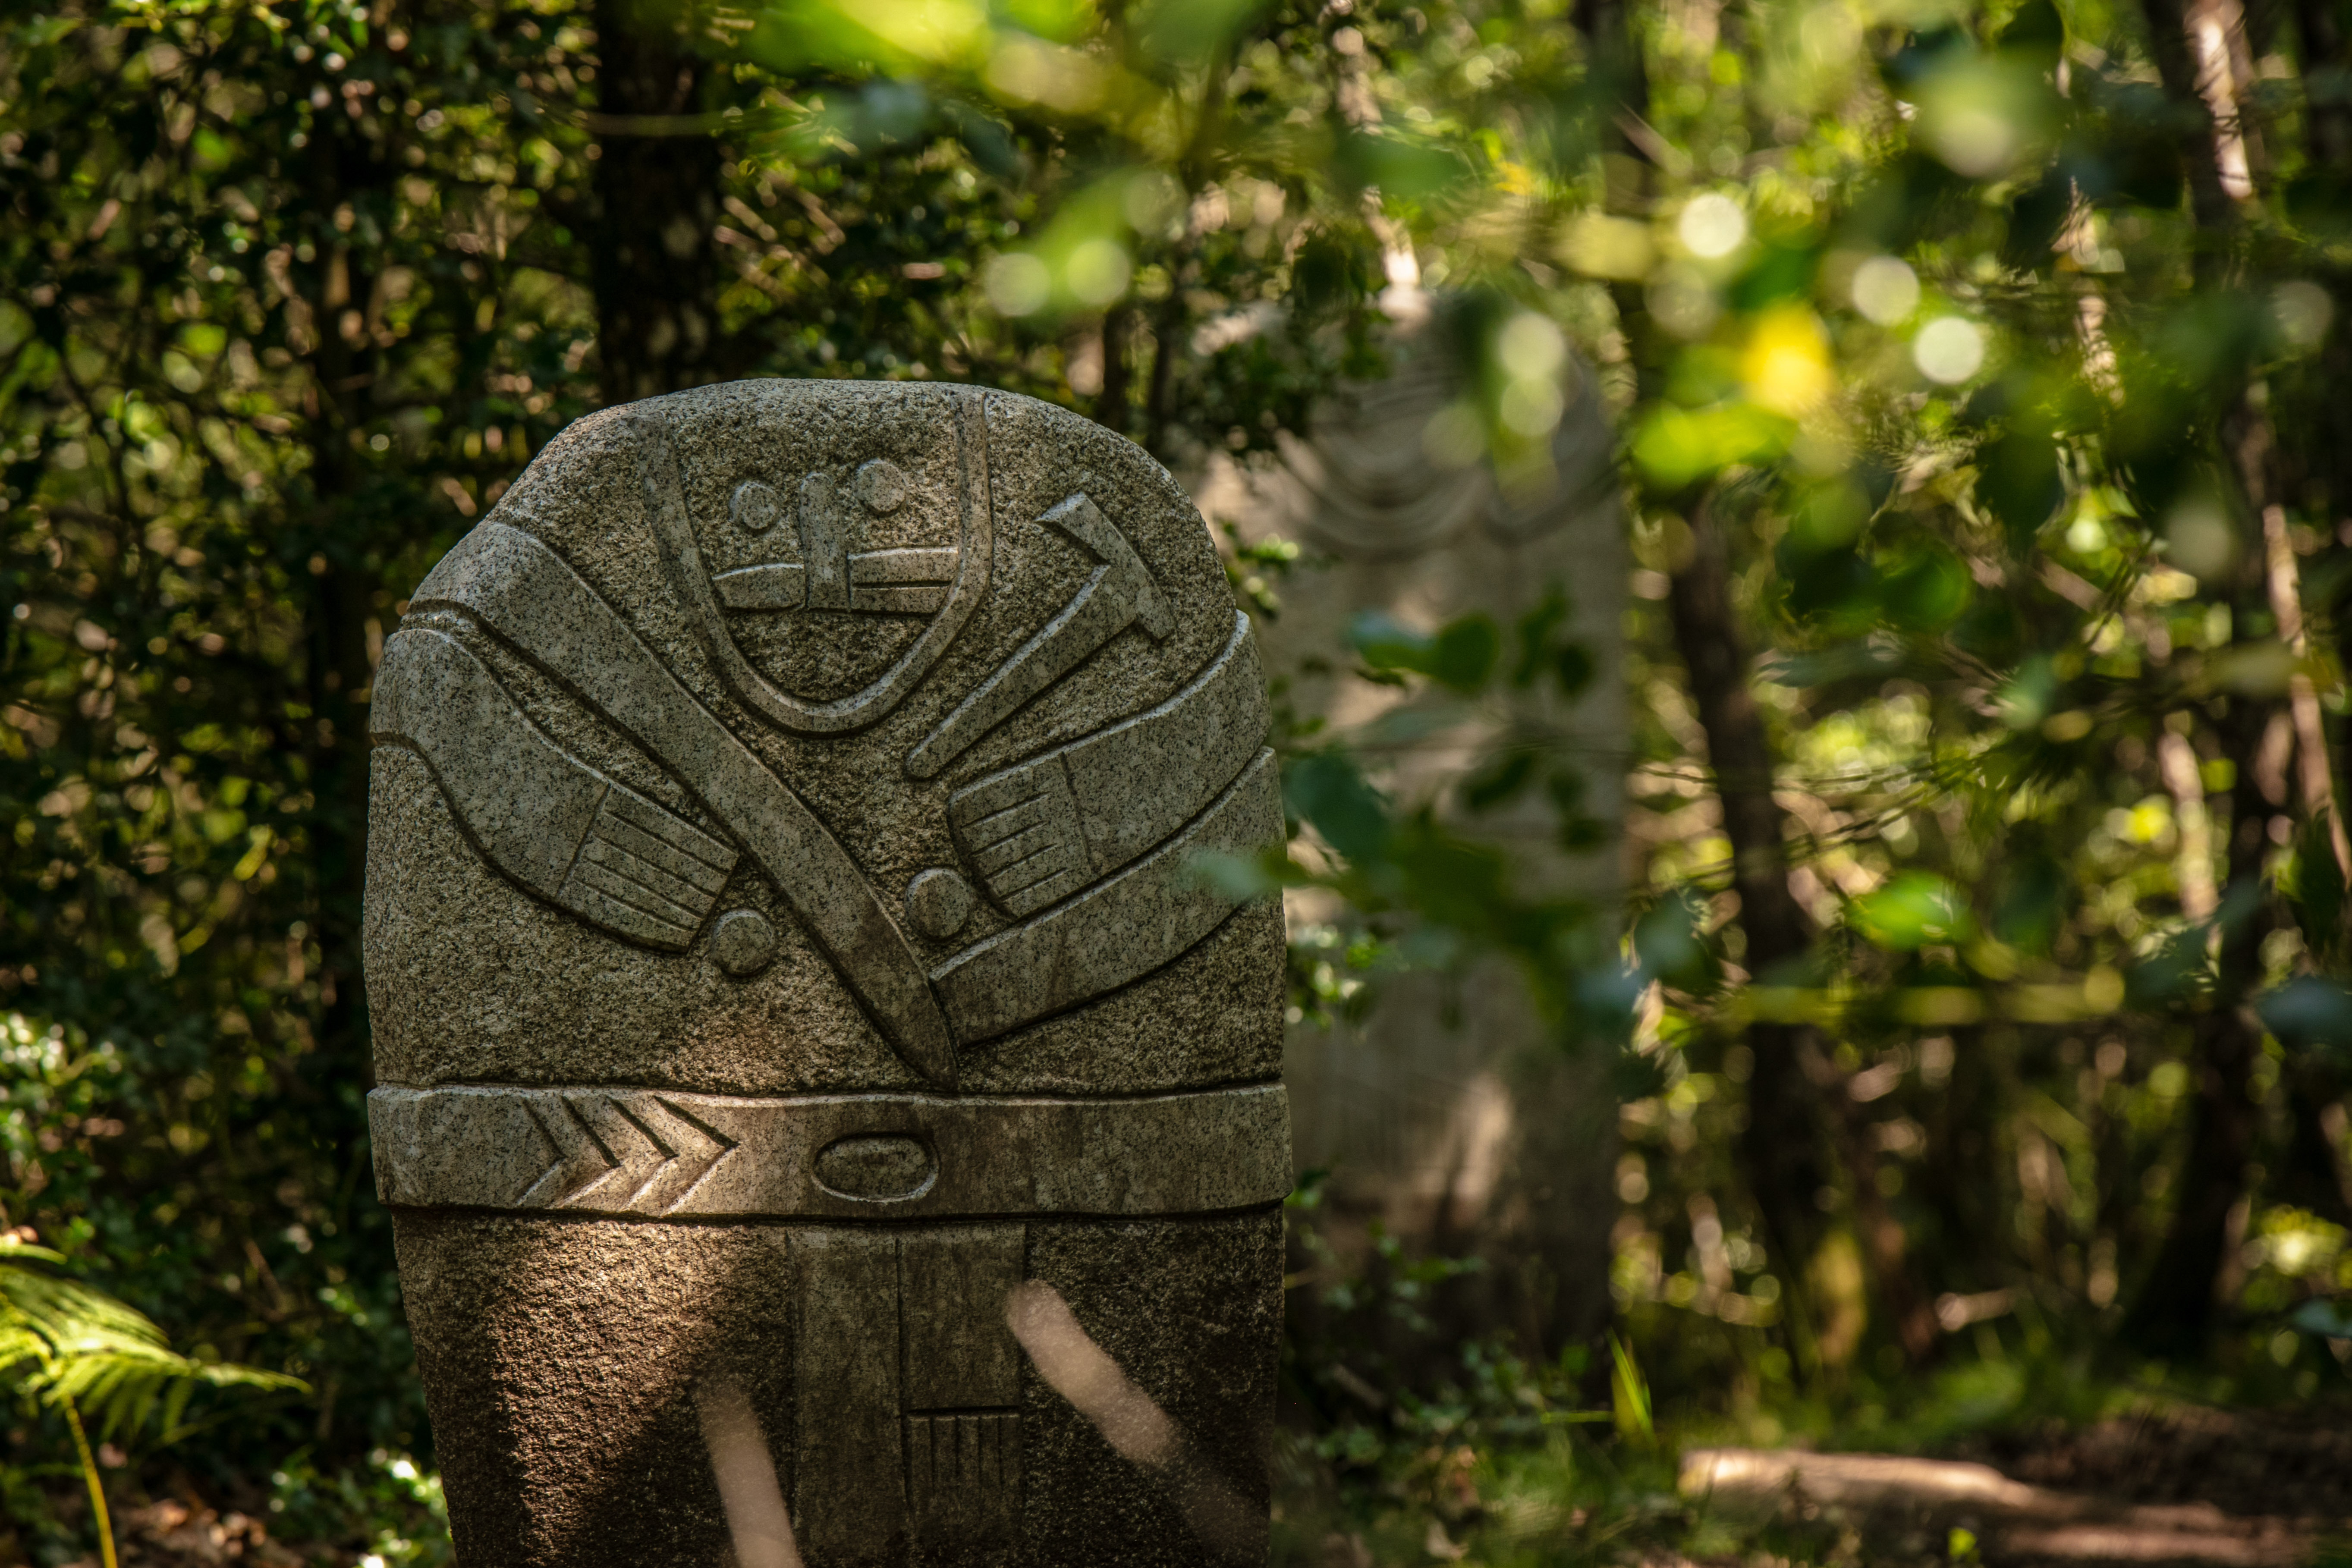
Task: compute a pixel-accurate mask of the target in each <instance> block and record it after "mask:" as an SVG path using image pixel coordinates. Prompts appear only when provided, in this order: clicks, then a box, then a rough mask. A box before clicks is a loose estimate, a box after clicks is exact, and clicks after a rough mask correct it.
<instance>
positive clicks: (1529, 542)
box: [1195, 328, 1632, 1356]
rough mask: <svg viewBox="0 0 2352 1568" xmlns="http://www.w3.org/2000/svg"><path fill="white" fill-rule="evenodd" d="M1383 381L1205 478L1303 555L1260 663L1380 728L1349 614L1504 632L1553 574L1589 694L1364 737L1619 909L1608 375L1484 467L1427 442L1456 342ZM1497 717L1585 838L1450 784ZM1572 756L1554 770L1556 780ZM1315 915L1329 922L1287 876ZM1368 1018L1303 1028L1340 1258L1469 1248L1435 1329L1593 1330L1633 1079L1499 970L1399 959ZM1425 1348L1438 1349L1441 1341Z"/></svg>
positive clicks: (1396, 764) (1297, 909)
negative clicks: (1622, 1081) (1544, 1016)
mask: <svg viewBox="0 0 2352 1568" xmlns="http://www.w3.org/2000/svg"><path fill="white" fill-rule="evenodd" d="M1389 348H1390V357H1391V374H1390V375H1389V376H1388V377H1387V378H1386V379H1384V380H1382V381H1380V382H1377V383H1373V384H1370V385H1362V386H1351V387H1343V388H1341V389H1340V390H1339V392H1338V393H1337V394H1335V395H1333V396H1332V397H1331V398H1329V399H1328V400H1327V401H1326V402H1325V403H1324V404H1323V405H1322V406H1320V407H1319V408H1318V410H1317V415H1316V419H1315V422H1314V426H1313V427H1312V429H1311V430H1310V431H1308V433H1307V436H1306V437H1304V438H1298V439H1293V438H1288V437H1286V438H1284V440H1283V442H1282V450H1281V453H1280V456H1279V459H1278V460H1277V461H1276V462H1273V463H1270V464H1267V465H1265V466H1263V467H1255V468H1245V467H1244V466H1243V465H1240V464H1238V463H1235V462H1234V461H1232V460H1230V459H1223V458H1221V459H1220V460H1217V461H1215V462H1213V463H1211V464H1210V465H1208V466H1207V468H1206V471H1205V472H1203V473H1202V475H1200V476H1199V479H1198V482H1197V484H1196V489H1195V494H1196V495H1197V496H1198V497H1199V499H1200V502H1201V506H1202V510H1204V511H1206V512H1207V513H1208V514H1209V515H1210V516H1212V517H1213V518H1216V519H1217V520H1218V521H1220V522H1226V523H1231V524H1233V525H1234V527H1235V528H1236V529H1237V531H1238V532H1239V533H1240V535H1241V537H1242V538H1243V539H1244V541H1245V542H1258V541H1261V540H1263V539H1265V538H1266V537H1268V536H1281V537H1286V538H1289V539H1293V540H1297V541H1299V542H1302V543H1303V544H1305V545H1306V546H1307V551H1308V558H1307V565H1306V566H1305V567H1304V568H1303V569H1302V571H1301V573H1300V574H1298V575H1297V576H1295V577H1293V578H1292V579H1291V580H1290V582H1289V583H1288V584H1286V585H1284V586H1283V587H1282V588H1281V589H1280V592H1281V595H1282V598H1283V613H1282V615H1281V616H1280V617H1279V618H1277V619H1275V620H1273V621H1271V622H1268V623H1267V624H1266V625H1265V626H1264V627H1263V628H1262V629H1263V631H1264V633H1265V646H1264V647H1263V649H1262V653H1263V656H1264V658H1265V662H1266V667H1267V669H1268V672H1269V673H1270V674H1272V675H1273V676H1275V677H1276V679H1280V680H1282V681H1283V682H1284V683H1285V689H1286V693H1287V698H1288V700H1289V701H1290V702H1291V703H1292V704H1294V705H1295V706H1296V707H1297V709H1298V710H1300V711H1301V712H1302V713H1304V714H1308V715H1314V716H1318V717H1321V718H1323V719H1325V720H1327V721H1328V722H1329V723H1330V725H1331V726H1332V727H1333V729H1335V730H1337V731H1339V732H1342V733H1361V732H1371V731H1376V730H1377V728H1378V726H1379V725H1380V723H1381V717H1382V715H1383V714H1385V713H1388V712H1389V711H1391V709H1392V708H1393V707H1394V705H1395V704H1396V703H1397V702H1398V701H1399V700H1400V697H1401V694H1400V692H1399V691H1398V690H1397V689H1395V688H1393V687H1390V686H1382V685H1376V684H1373V683H1371V682H1369V681H1365V680H1361V679H1357V678H1356V677H1355V676H1354V675H1353V674H1352V673H1351V670H1352V667H1353V664H1354V661H1353V660H1351V659H1349V658H1346V657H1344V650H1345V648H1346V639H1347V632H1348V626H1349V622H1350V621H1351V620H1352V619H1353V618H1354V617H1355V616H1359V615H1360V614H1362V613H1363V612H1365V611H1367V610H1376V611H1380V612H1382V613H1385V614H1387V615H1390V616H1393V617H1395V618H1396V619H1398V620H1401V621H1403V622H1405V623H1407V624H1409V625H1412V626H1419V627H1421V628H1423V629H1424V630H1426V629H1433V628H1434V627H1436V626H1441V625H1443V624H1444V622H1446V621H1447V620H1450V619H1452V618H1453V617H1454V616H1461V615H1465V614H1469V613H1471V612H1474V611H1483V612H1485V613H1486V614H1487V615H1489V616H1492V617H1493V618H1494V619H1495V620H1496V623H1497V624H1499V625H1500V626H1505V627H1510V626H1515V625H1517V623H1518V621H1519V619H1520V618H1521V617H1522V616H1526V615H1528V613H1529V612H1530V611H1531V610H1534V609H1536V608H1537V607H1538V605H1542V604H1543V603H1544V602H1545V601H1546V599H1547V598H1548V597H1549V595H1553V594H1555V593H1557V594H1558V595H1560V597H1561V599H1562V600H1563V601H1564V603H1565V605H1566V614H1565V617H1564V620H1563V622H1562V629H1563V631H1564V632H1565V633H1566V634H1567V635H1568V636H1570V637H1572V638H1573V639H1574V640H1575V642H1576V643H1577V644H1578V646H1580V647H1582V648H1583V649H1584V650H1585V651H1586V653H1587V654H1588V655H1589V656H1590V657H1591V660H1592V666H1593V679H1592V680H1591V684H1590V685H1589V686H1588V687H1587V688H1586V689H1584V691H1583V692H1582V693H1581V694H1580V695H1579V696H1578V697H1577V698H1576V699H1575V700H1572V701H1571V700H1566V699H1564V698H1563V697H1562V696H1561V695H1560V694H1559V692H1558V691H1557V690H1553V689H1546V688H1545V687H1543V686H1540V685H1538V686H1537V687H1536V688H1534V689H1528V690H1509V691H1506V692H1502V693H1499V694H1497V695H1496V697H1495V698H1494V699H1493V700H1489V701H1487V702H1486V703H1482V704H1481V705H1480V707H1479V710H1478V711H1477V713H1476V714H1475V716H1474V717H1473V718H1471V719H1470V720H1469V721H1468V722H1465V723H1464V724H1460V725H1453V726H1448V727H1446V728H1444V729H1442V730H1435V731H1433V730H1431V729H1429V728H1428V727H1426V726H1414V727H1411V728H1398V729H1396V730H1393V731H1391V732H1390V733H1388V734H1386V735H1383V736H1381V740H1380V742H1379V744H1378V745H1377V746H1376V747H1375V748H1374V753H1375V754H1376V755H1377V756H1378V757H1379V758H1380V759H1381V761H1382V762H1383V763H1385V767H1384V769H1383V771H1382V773H1381V778H1380V782H1381V784H1382V785H1383V787H1385V788H1386V789H1388V790H1389V791H1390V792H1391V794H1392V795H1394V796H1395V797H1396V798H1397V799H1399V800H1400V801H1402V802H1405V803H1408V804H1419V803H1421V802H1423V801H1425V800H1432V799H1434V800H1435V801H1436V802H1437V804H1438V805H1439V806H1440V808H1441V809H1443V810H1444V811H1446V812H1447V813H1448V814H1449V816H1452V817H1453V818H1454V822H1455V825H1456V826H1459V827H1460V828H1461V829H1462V830H1463V831H1465V832H1467V833H1469V834H1471V835H1473V836H1475V837H1479V838H1482V839H1485V840H1486V841H1489V842H1499V843H1502V844H1505V845H1507V847H1508V848H1509V852H1510V857H1511V865H1512V869H1513V874H1514V876H1515V877H1516V878H1517V881H1518V885H1519V886H1520V887H1521V888H1522V889H1527V890H1528V891H1540V892H1545V893H1548V894H1550V895H1552V896H1555V897H1562V898H1570V899H1576V900H1585V901H1588V902H1590V903H1591V904H1593V905H1595V906H1598V907H1601V908H1607V907H1609V906H1611V905H1612V904H1613V903H1614V902H1615V901H1616V900H1617V899H1618V898H1619V897H1620V894H1621V889H1622V879H1623V868H1622V861H1621V856H1622V848H1621V843H1622V841H1621V838H1620V835H1619V831H1618V826H1619V821H1620V818H1621V816H1622V776H1623V771H1624V767H1625V763H1626V756H1627V752H1628V750H1629V747H1630V742H1629V740H1628V737H1629V735H1630V733H1631V723H1632V721H1631V719H1630V717H1629V715H1628V711H1627V696H1626V689H1625V680H1624V651H1623V650H1624V637H1623V632H1622V624H1623V618H1624V614H1625V608H1626V604H1627V594H1626V583H1627V577H1628V573H1629V563H1628V562H1627V560H1626V544H1625V534H1624V526H1625V525H1624V517H1623V511H1622V506H1621V504H1620V501H1619V499H1618V495H1617V489H1616V469H1615V460H1614V448H1615V437H1614V434H1613V432H1612V427H1611V421H1610V419H1609V417H1608V414H1607V411H1606V409H1605V408H1604V406H1603V405H1602V398H1601V387H1600V385H1599V384H1598V382H1597V378H1596V377H1595V376H1594V375H1593V374H1592V373H1591V371H1590V370H1589V369H1586V368H1584V367H1583V366H1581V365H1580V364H1578V363H1575V362H1574V361H1572V360H1571V361H1570V363H1568V364H1566V365H1564V366H1563V367H1562V369H1563V374H1562V379H1561V384H1560V385H1561V393H1562V412H1561V416H1560V419H1559V424H1558V425H1557V426H1555V427H1554V429H1553V431H1552V433H1551V436H1550V438H1549V441H1548V442H1547V443H1546V449H1545V450H1544V451H1543V453H1542V455H1541V457H1540V458H1538V459H1536V460H1533V461H1530V462H1529V463H1528V464H1527V465H1526V466H1525V467H1524V468H1522V469H1520V470H1519V471H1517V472H1514V473H1496V471H1495V470H1494V468H1493V467H1492V466H1491V465H1490V464H1489V463H1487V462H1486V461H1485V460H1484V459H1483V458H1479V459H1476V460H1467V459H1466V458H1465V455H1464V454H1462V453H1459V452H1454V451H1448V450H1447V449H1446V447H1447V446H1448V443H1446V442H1444V441H1441V440H1435V439H1433V437H1434V436H1436V435H1438V434H1439V433H1440V432H1442V431H1443V430H1444V425H1443V423H1442V421H1443V419H1444V414H1445V411H1446V409H1447V408H1448V405H1450V404H1453V403H1454V400H1455V399H1456V398H1457V397H1459V396H1461V395H1462V393H1463V387H1462V384H1461V382H1460V378H1459V374H1458V373H1457V372H1456V370H1455V368H1454V361H1453V355H1452V353H1450V352H1449V349H1448V345H1447V343H1446V342H1445V341H1444V338H1443V336H1442V335H1441V334H1437V333H1433V332H1432V331H1429V330H1428V329H1427V328H1423V329H1422V330H1421V331H1407V332H1401V333H1399V334H1398V336H1397V337H1396V338H1395V339H1394V340H1392V341H1391V343H1390V345H1389ZM1505 726H1509V727H1514V728H1517V729H1518V730H1519V731H1522V732H1523V733H1528V734H1537V735H1542V736H1546V737H1549V739H1550V741H1551V742H1552V744H1551V746H1550V747H1549V750H1548V751H1547V752H1546V761H1547V763H1550V762H1552V761H1553V760H1554V759H1558V760H1559V761H1560V762H1562V763H1567V764H1569V765H1570V767H1572V770H1573V773H1572V776H1573V777H1574V778H1575V779H1576V780H1577V781H1578V782H1579V783H1580V784H1581V786H1582V794H1581V796H1580V799H1579V800H1578V801H1577V803H1576V809H1577V810H1578V811H1579V812H1580V814H1582V815H1584V816H1588V817H1590V818H1591V819H1592V821H1593V822H1594V823H1595V824H1596V825H1598V826H1599V827H1600V828H1601V831H1600V832H1598V833H1596V834H1595V835H1594V842H1593V843H1592V844H1591V847H1587V848H1584V849H1581V850H1577V851H1570V850H1566V849H1564V848H1563V847H1561V845H1560V843H1559V838H1558V826H1559V814H1558V809H1557V808H1556V806H1555V805H1554V804H1553V802H1552V799H1551V798H1550V796H1549V792H1548V791H1547V790H1545V789H1544V788H1541V787H1535V788H1530V789H1528V791H1526V792H1525V793H1524V794H1523V795H1521V796H1520V797H1519V798H1518V799H1517V801H1515V802H1513V803H1512V804H1511V805H1508V806H1507V807H1505V808H1503V809H1501V810H1497V811H1488V812H1486V813H1482V814H1477V815H1475V816H1472V815H1469V814H1466V813H1459V812H1458V810H1457V808H1456V806H1455V805H1454V801H1453V799H1452V798H1451V797H1450V795H1448V794H1447V791H1448V788H1449V786H1450V785H1451V784H1454V782H1456V781H1458V780H1459V778H1460V777H1461V775H1462V773H1463V771H1464V769H1465V767H1466V766H1467V765H1469V763H1470V762H1471V760H1472V759H1474V758H1475V757H1476V756H1478V755H1479V754H1480V753H1481V751H1482V750H1483V749H1484V748H1485V747H1486V746H1488V745H1491V744H1492V743H1493V742H1494V741H1495V740H1496V737H1497V733H1498V731H1500V729H1502V728H1503V727H1505ZM1554 776H1555V777H1556V776H1559V775H1554ZM1291 898H1292V908H1291V914H1292V918H1293V920H1294V921H1295V922H1296V923H1297V925H1298V926H1299V927H1301V928H1311V927H1314V926H1317V925H1319V924H1323V923H1325V922H1329V921H1335V920H1338V919H1340V918H1341V912H1340V911H1338V910H1334V909H1332V908H1330V907H1328V903H1327V902H1325V901H1323V900H1318V899H1317V898H1315V897H1313V896H1311V895H1308V896H1302V895H1300V894H1298V893H1293V894H1292V896H1291ZM1379 994H1380V1000H1379V1003H1378V1005H1375V1006H1374V1007H1373V1008H1372V1009H1371V1010H1370V1014H1369V1015H1368V1016H1365V1017H1363V1018H1361V1019H1359V1020H1343V1021H1340V1022H1339V1023H1337V1024H1335V1025H1334V1026H1331V1027H1329V1028H1325V1027H1321V1026H1318V1025H1315V1024H1313V1023H1305V1024H1302V1025H1300V1026H1297V1027H1294V1028H1293V1029H1292V1030H1291V1034H1290V1047H1289V1054H1288V1057H1287V1058H1286V1076H1287V1078H1288V1079H1289V1084H1290V1090H1291V1095H1292V1098H1293V1101H1294V1107H1295V1113H1296V1117H1297V1122H1296V1131H1297V1150H1296V1154H1297V1161H1298V1163H1299V1165H1300V1167H1301V1168H1302V1169H1319V1170H1322V1171H1325V1172H1328V1173H1329V1181H1328V1184H1327V1185H1326V1186H1325V1188H1324V1189H1323V1195H1322V1199H1321V1202H1320V1204H1319V1205H1318V1210H1317V1215H1316V1225H1317V1227H1318V1231H1319V1232H1320V1233H1321V1235H1322V1236H1323V1237H1324V1239H1325V1240H1327V1241H1330V1242H1333V1243H1335V1244H1337V1245H1338V1246H1339V1247H1340V1249H1341V1251H1342V1253H1343V1255H1349V1254H1358V1253H1361V1254H1368V1253H1369V1252H1370V1244H1371V1239H1372V1237H1373V1236H1374V1235H1375V1234H1376V1233H1375V1231H1374V1230H1373V1226H1374V1224H1375V1223H1377V1225H1378V1226H1379V1232H1378V1234H1385V1235H1386V1236H1388V1237H1393V1238H1396V1239H1398V1240H1401V1241H1402V1242H1403V1243H1404V1244H1405V1245H1406V1246H1408V1247H1412V1249H1413V1250H1415V1251H1416V1252H1425V1253H1438V1254H1446V1255H1452V1256H1456V1257H1465V1256H1475V1257H1477V1258H1480V1259H1482V1260H1483V1262H1484V1263H1485V1265H1486V1267H1485V1268H1482V1269H1481V1270H1479V1271H1478V1272H1477V1273H1475V1274H1473V1275H1470V1276H1467V1277H1465V1278H1464V1279H1457V1280H1455V1281H1454V1282H1453V1283H1452V1284H1451V1285H1450V1286H1449V1287H1448V1288H1447V1289H1445V1291H1444V1292H1443V1294H1442V1296H1441V1298H1440V1300H1437V1301H1435V1302H1433V1303H1432V1304H1431V1310H1432V1311H1433V1314H1434V1315H1435V1317H1436V1318H1437V1319H1438V1320H1439V1321H1441V1323H1442V1324H1443V1328H1444V1333H1441V1334H1439V1335H1436V1336H1432V1338H1431V1339H1430V1340H1429V1341H1425V1342H1423V1345H1422V1346H1419V1347H1416V1348H1425V1347H1426V1346H1427V1345H1429V1344H1444V1343H1447V1342H1450V1341H1449V1340H1448V1338H1447V1336H1448V1335H1451V1336H1456V1337H1466V1336H1485V1335H1488V1334H1492V1333H1495V1332H1497V1331H1501V1332H1506V1333H1508V1334H1511V1335H1512V1336H1514V1337H1515V1338H1516V1340H1517V1343H1518V1346H1519V1348H1520V1349H1521V1350H1522V1351H1523V1352H1525V1353H1527V1354H1529V1355H1534V1356H1543V1355H1549V1354H1550V1353H1552V1352H1556V1351H1557V1350H1558V1349H1559V1347H1560V1346H1561V1345H1563V1344H1567V1343H1573V1342H1579V1341H1581V1340H1584V1339H1586V1338H1587V1337H1588V1336H1590V1335H1591V1334H1592V1333H1593V1332H1595V1331H1597V1330H1598V1329H1599V1327H1600V1325H1601V1322H1602V1321H1604V1320H1605V1318H1606V1315H1607V1312H1608V1310H1609V1279H1608V1266H1609V1226H1610V1225H1611V1224H1612V1221H1613V1220H1614V1219H1615V1217H1616V1215H1617V1203H1616V1194H1615V1191H1614V1187H1613V1181H1614V1172H1613V1167H1614V1165H1615V1163H1616V1160H1617V1156H1618V1146H1617V1139H1616V1132H1615V1127H1616V1107H1617V1097H1616V1095H1615V1094H1614V1093H1613V1092H1612V1090H1611V1089H1610V1087H1609V1085H1608V1084H1607V1083H1606V1082H1604V1081H1603V1080H1602V1074H1601V1065H1602V1064H1601V1058H1600V1057H1599V1056H1597V1055H1593V1054H1587V1055H1584V1056H1581V1057H1571V1056H1569V1055H1567V1054H1565V1053H1563V1052H1562V1051H1561V1050H1560V1049H1559V1047H1558V1045H1557V1044H1556V1043H1555V1042H1554V1041H1553V1040H1552V1039H1551V1038H1550V1037H1549V1033H1548V1031H1547V1030H1546V1029H1545V1027H1544V1026H1543V1024H1542V1022H1541V1021H1540V1020H1539V1019H1538V1018H1537V1017H1536V1016H1534V1014H1533V1011H1532V1009H1531V1008H1530V1007H1529V1006H1528V1003H1527V999H1526V990H1525V987H1524V986H1523V985H1522V984H1521V983H1520V981H1519V979H1518V977H1517V975H1516V974H1514V973H1511V972H1510V970H1509V969H1508V967H1507V966H1506V965H1504V964H1502V963H1488V964H1486V965H1484V966H1482V967H1480V968H1478V969H1475V970H1474V971H1473V972H1472V973H1470V974H1468V975H1467V976H1465V977H1463V978H1461V979H1460V980H1458V981H1457V980H1454V979H1453V978H1451V977H1447V976H1441V975H1435V974H1430V973H1409V974H1405V975H1402V976H1391V977H1387V978H1385V979H1383V980H1382V981H1381V983H1380V993H1379ZM1433 1353H1434V1352H1433Z"/></svg>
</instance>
